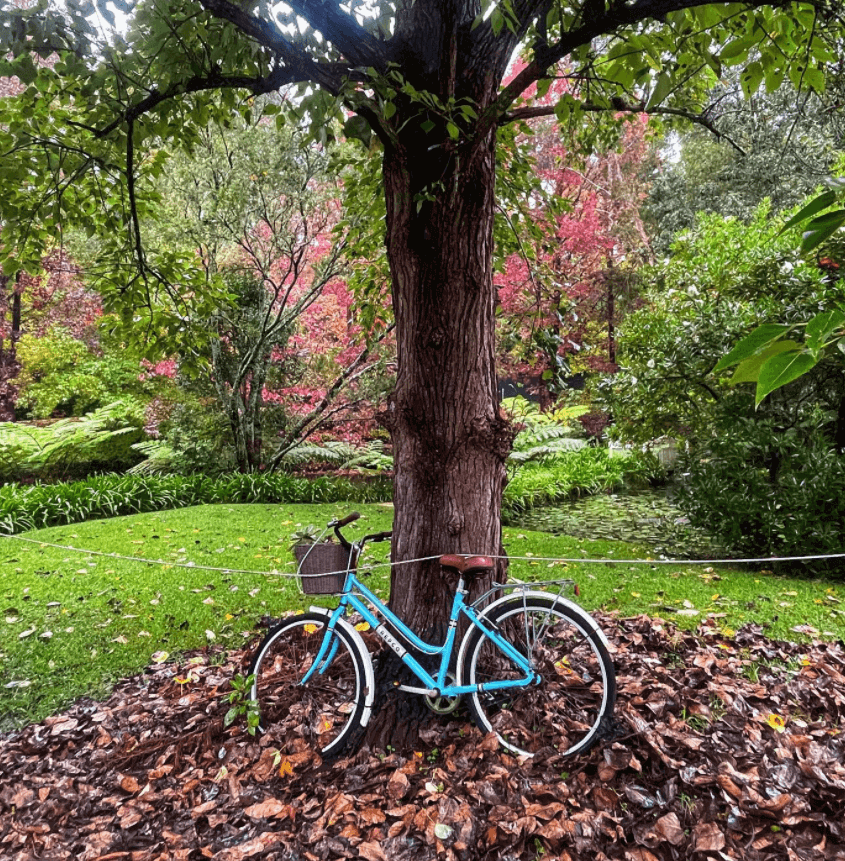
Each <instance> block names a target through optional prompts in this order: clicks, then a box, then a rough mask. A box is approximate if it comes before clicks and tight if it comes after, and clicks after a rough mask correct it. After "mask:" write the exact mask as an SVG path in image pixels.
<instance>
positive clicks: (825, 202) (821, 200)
mask: <svg viewBox="0 0 845 861" xmlns="http://www.w3.org/2000/svg"><path fill="white" fill-rule="evenodd" d="M834 203H836V192H835V191H825V192H822V193H821V194H820V195H819V196H818V197H815V198H813V199H812V200H811V201H810V202H809V203H808V204H807V205H806V206H804V207H802V208H801V209H799V210H798V212H796V213H795V215H793V216H792V218H790V219H789V221H787V222H786V224H784V225H783V227H782V228H781V231H780V232H781V233H783V232H784V231H785V230H789V228H790V227H795V226H796V225H797V224H801V222H803V221H806V220H807V219H808V218H812V216H814V215H816V213H818V212H821V211H822V210H823V209H827V208H828V207H829V206H833V204H834Z"/></svg>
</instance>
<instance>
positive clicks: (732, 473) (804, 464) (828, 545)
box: [677, 416, 845, 556]
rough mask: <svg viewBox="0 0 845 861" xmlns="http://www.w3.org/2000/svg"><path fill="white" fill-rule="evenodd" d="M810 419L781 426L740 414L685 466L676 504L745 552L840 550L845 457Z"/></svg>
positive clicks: (697, 522) (698, 523)
mask: <svg viewBox="0 0 845 861" xmlns="http://www.w3.org/2000/svg"><path fill="white" fill-rule="evenodd" d="M818 424H819V420H818V417H813V416H811V417H809V418H807V419H805V420H804V421H802V422H801V423H799V424H798V425H796V426H794V427H792V428H789V429H785V430H784V429H783V428H782V427H780V426H779V425H777V424H776V423H775V422H773V421H760V420H759V419H758V420H751V419H749V420H745V421H744V422H741V423H740V426H739V427H736V428H733V429H732V430H731V433H728V434H724V435H720V436H717V437H716V438H714V439H713V440H711V441H710V442H709V443H708V445H707V448H706V449H705V450H703V451H700V452H699V455H698V456H696V457H693V458H690V460H689V462H688V463H687V465H686V467H687V468H686V471H685V475H684V480H683V483H682V485H681V487H680V489H679V491H678V494H677V503H678V505H679V506H680V507H681V508H682V510H684V511H685V512H686V514H687V516H688V517H689V519H690V522H691V523H692V524H693V525H694V526H699V527H701V528H703V529H706V530H707V531H708V532H709V533H710V534H711V535H713V536H714V537H715V538H717V539H719V540H721V541H722V542H723V543H724V544H725V545H727V546H729V547H731V548H732V549H734V550H736V551H739V552H743V553H747V554H749V555H755V556H757V555H761V556H762V555H766V556H767V555H807V554H816V553H838V552H842V536H843V535H845V456H843V455H841V454H839V453H837V451H836V449H835V447H834V446H833V445H831V443H830V441H829V439H827V438H826V437H825V436H824V434H823V433H822V432H820V431H819V429H818Z"/></svg>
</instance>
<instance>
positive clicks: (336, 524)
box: [329, 511, 361, 529]
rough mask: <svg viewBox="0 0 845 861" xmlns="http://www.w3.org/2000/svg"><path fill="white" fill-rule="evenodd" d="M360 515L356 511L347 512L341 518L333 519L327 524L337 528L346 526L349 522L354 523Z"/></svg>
mask: <svg viewBox="0 0 845 861" xmlns="http://www.w3.org/2000/svg"><path fill="white" fill-rule="evenodd" d="M360 516H361V515H360V514H359V513H358V512H357V511H353V512H352V514H347V515H346V517H344V518H343V520H333V521H332V522H331V523H330V524H329V526H332V527H334V528H335V529H338V528H339V527H341V526H348V525H349V524H350V523H354V522H355V521H356V520H357V519H358V518H359V517H360Z"/></svg>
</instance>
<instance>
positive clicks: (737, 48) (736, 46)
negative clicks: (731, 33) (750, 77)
mask: <svg viewBox="0 0 845 861" xmlns="http://www.w3.org/2000/svg"><path fill="white" fill-rule="evenodd" d="M756 43H757V38H756V36H753V35H751V36H749V35H745V36H740V37H739V39H734V41H733V42H728V44H727V45H725V47H724V48H722V50H721V51H720V53H719V59H720V60H721V61H722V62H723V63H725V62H727V61H733V64H736V63H738V62H741V61H742V60H744V59H745V57H746V56H747V55H748V49H749V48H750V47H751V46H752V45H755V44H756ZM728 65H732V63H730V62H728Z"/></svg>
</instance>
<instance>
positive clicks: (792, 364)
mask: <svg viewBox="0 0 845 861" xmlns="http://www.w3.org/2000/svg"><path fill="white" fill-rule="evenodd" d="M817 363H818V359H816V358H815V357H814V356H813V355H812V354H811V353H792V352H791V353H782V354H781V355H779V356H773V357H772V358H771V359H769V360H768V361H767V362H766V363H765V364H764V365H763V367H762V368H761V369H760V376H759V377H758V379H757V393H756V395H755V398H754V406H755V407H758V406H759V405H760V403H761V401H762V400H763V399H764V398H765V397H766V396H767V395H769V394H771V393H772V392H773V391H774V390H775V389H779V388H780V387H781V386H785V385H786V384H787V383H791V382H792V381H793V380H797V379H798V377H801V376H803V375H804V374H806V373H807V371H809V370H811V369H812V368H814V367H815V366H816V364H817Z"/></svg>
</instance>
